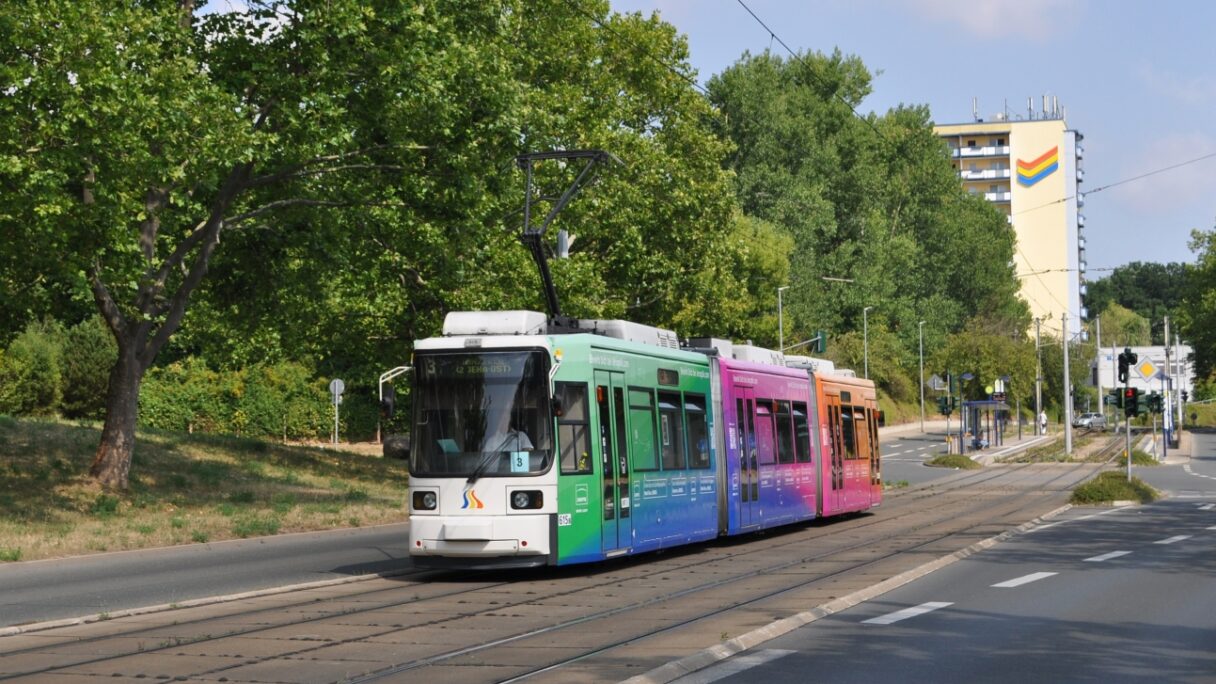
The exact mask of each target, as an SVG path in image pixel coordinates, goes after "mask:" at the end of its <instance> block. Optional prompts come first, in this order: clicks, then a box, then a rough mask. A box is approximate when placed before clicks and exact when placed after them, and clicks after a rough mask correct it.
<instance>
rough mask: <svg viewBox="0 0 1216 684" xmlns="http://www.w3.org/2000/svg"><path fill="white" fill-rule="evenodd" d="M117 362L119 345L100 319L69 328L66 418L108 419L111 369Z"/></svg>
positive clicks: (65, 366) (64, 411) (65, 393)
mask: <svg viewBox="0 0 1216 684" xmlns="http://www.w3.org/2000/svg"><path fill="white" fill-rule="evenodd" d="M117 359H118V343H117V342H116V341H115V340H114V335H113V333H111V332H110V329H109V328H108V327H107V326H106V324H105V322H104V321H102V320H101V319H100V318H98V317H93V318H90V319H88V320H85V321H81V322H80V323H78V324H76V325H75V326H72V327H71V328H70V329H68V331H67V336H66V338H65V342H64V354H63V415H64V416H66V417H68V418H93V419H100V418H103V417H105V410H106V393H107V390H108V389H109V384H110V370H111V369H113V367H114V362H115V361H116V360H117Z"/></svg>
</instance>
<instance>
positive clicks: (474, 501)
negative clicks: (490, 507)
mask: <svg viewBox="0 0 1216 684" xmlns="http://www.w3.org/2000/svg"><path fill="white" fill-rule="evenodd" d="M485 507H486V505H485V504H483V503H482V502H481V499H478V498H477V493H476V492H474V491H473V490H472V489H470V490H469V491H467V492H465V493H464V505H463V506H461V508H462V509H465V508H485Z"/></svg>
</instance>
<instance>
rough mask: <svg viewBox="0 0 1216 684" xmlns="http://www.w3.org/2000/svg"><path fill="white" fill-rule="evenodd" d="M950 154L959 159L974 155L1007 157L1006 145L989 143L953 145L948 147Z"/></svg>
mask: <svg viewBox="0 0 1216 684" xmlns="http://www.w3.org/2000/svg"><path fill="white" fill-rule="evenodd" d="M950 156H951V157H953V158H955V159H959V158H966V159H971V158H975V157H1008V156H1009V146H1008V145H989V146H987V147H954V148H951V149H950Z"/></svg>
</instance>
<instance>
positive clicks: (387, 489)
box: [0, 416, 408, 562]
mask: <svg viewBox="0 0 1216 684" xmlns="http://www.w3.org/2000/svg"><path fill="white" fill-rule="evenodd" d="M99 439H100V430H99V428H98V427H97V426H92V425H79V424H70V423H65V422H61V421H49V420H32V419H30V420H27V419H21V420H17V419H13V418H8V417H5V416H0V562H2V561H14V560H33V559H38V558H51V557H57V556H70V555H78V554H84V553H94V552H101V551H118V550H125V549H138V548H148V547H155V546H169V545H175V544H189V543H198V542H207V541H218V540H221V539H234V538H240V537H255V536H264V535H270V534H280V533H284V532H302V531H309V530H321V529H331V528H336V527H349V526H359V525H375V524H381V523H388V522H400V521H403V520H405V519H406V517H407V507H406V487H407V484H408V476H407V472H406V465H405V463H404V462H401V461H394V460H391V459H383V458H380V457H378V456H367V455H360V454H356V453H350V452H346V451H336V450H332V449H323V448H318V447H293V446H282V445H278V444H271V443H267V442H261V441H257V440H251V439H241V438H237V437H225V436H216V435H184V434H180V433H171V432H159V431H140V433H139V436H138V442H137V444H136V447H135V456H134V460H133V462H132V466H131V478H130V489H129V490H128V491H126V492H111V491H106V490H103V489H102V488H100V487H99V486H97V485H96V484H95V483H94V482H93V481H92V480H90V479H89V477H88V467H89V463H90V461H91V459H92V457H93V452H94V450H95V449H96V448H97V443H98V440H99Z"/></svg>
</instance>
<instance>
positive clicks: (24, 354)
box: [0, 321, 64, 415]
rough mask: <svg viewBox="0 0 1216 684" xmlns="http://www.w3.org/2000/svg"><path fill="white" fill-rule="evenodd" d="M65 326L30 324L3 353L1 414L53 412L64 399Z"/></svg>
mask: <svg viewBox="0 0 1216 684" xmlns="http://www.w3.org/2000/svg"><path fill="white" fill-rule="evenodd" d="M63 339H64V331H63V326H61V325H59V324H58V323H56V322H55V321H45V322H35V323H30V324H29V325H27V326H26V327H25V330H24V331H22V333H21V334H20V335H18V336H17V338H16V339H14V340H13V342H12V344H10V345H9V347H8V349H7V350H6V351H5V353H4V355H3V356H0V413H8V414H11V415H29V414H33V415H53V414H54V413H56V412H57V411H58V410H59V406H60V403H61V402H62V399H63V379H62V362H63Z"/></svg>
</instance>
